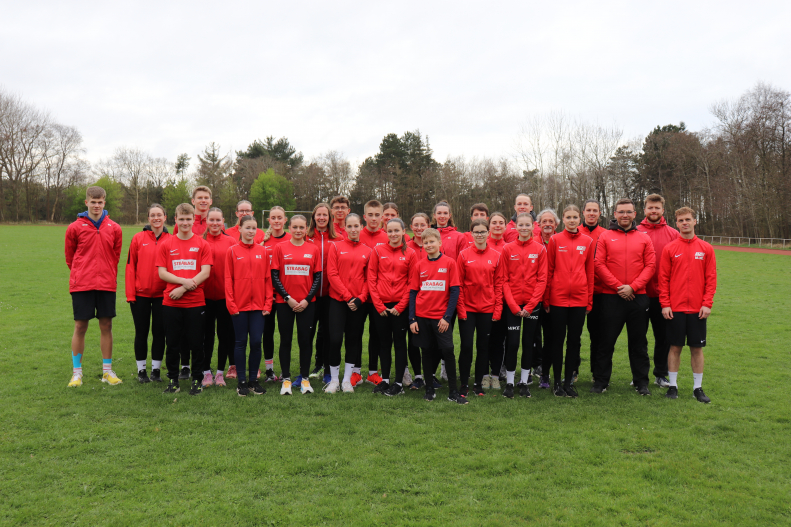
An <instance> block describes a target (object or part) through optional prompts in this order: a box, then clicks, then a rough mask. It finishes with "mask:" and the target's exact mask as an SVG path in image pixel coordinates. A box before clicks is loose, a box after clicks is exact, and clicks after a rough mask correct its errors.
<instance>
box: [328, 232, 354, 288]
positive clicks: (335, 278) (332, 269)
mask: <svg viewBox="0 0 791 527" xmlns="http://www.w3.org/2000/svg"><path fill="white" fill-rule="evenodd" d="M327 272H328V273H329V274H330V289H331V290H334V291H335V292H336V293H337V294H338V296H340V297H341V298H342V299H343V300H344V301H345V302H348V301H349V300H351V299H352V295H351V293H349V290H348V289H346V286H345V285H343V279H342V278H341V276H340V273H339V271H338V247H337V246H336V245H335V244H332V248H331V249H330V256H329V258H327Z"/></svg>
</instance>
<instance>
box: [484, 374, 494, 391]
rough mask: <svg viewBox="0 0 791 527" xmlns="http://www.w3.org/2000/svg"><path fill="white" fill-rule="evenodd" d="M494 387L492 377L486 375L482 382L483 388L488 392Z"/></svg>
mask: <svg viewBox="0 0 791 527" xmlns="http://www.w3.org/2000/svg"><path fill="white" fill-rule="evenodd" d="M491 387H492V377H491V376H490V375H484V376H483V379H482V380H481V388H483V389H484V390H488V389H489V388H491Z"/></svg>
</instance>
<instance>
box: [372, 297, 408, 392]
mask: <svg viewBox="0 0 791 527" xmlns="http://www.w3.org/2000/svg"><path fill="white" fill-rule="evenodd" d="M396 304H397V303H396V302H390V303H387V304H385V307H386V308H388V309H390V308H393V307H395V306H396ZM375 309H376V308H374V310H375ZM373 321H374V325H375V329H376V333H377V336H378V339H377V340H378V341H379V360H380V362H381V363H382V378H383V379H390V380H391V381H392V382H401V380H402V379H403V378H404V370H405V369H406V360H407V344H406V334H407V331H409V315H408V313H401V314H400V315H398V316H397V317H396V316H393V315H387V316H386V317H383V316H382V315H380V314H378V313H377V314H376V315H374V318H373ZM391 347H392V348H393V349H394V350H395V359H396V360H395V363H396V368H395V377H393V378H392V379H391V378H390V370H391V369H392V365H393V357H392V354H391V353H392V352H391V351H390V349H391Z"/></svg>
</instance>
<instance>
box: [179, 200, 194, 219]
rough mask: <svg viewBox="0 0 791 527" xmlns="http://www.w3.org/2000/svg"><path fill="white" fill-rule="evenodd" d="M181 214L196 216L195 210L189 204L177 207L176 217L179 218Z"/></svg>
mask: <svg viewBox="0 0 791 527" xmlns="http://www.w3.org/2000/svg"><path fill="white" fill-rule="evenodd" d="M179 214H183V215H185V216H187V215H189V216H195V208H194V207H193V206H192V205H190V204H189V203H182V204H180V205H176V214H175V215H176V216H177V217H178V215H179Z"/></svg>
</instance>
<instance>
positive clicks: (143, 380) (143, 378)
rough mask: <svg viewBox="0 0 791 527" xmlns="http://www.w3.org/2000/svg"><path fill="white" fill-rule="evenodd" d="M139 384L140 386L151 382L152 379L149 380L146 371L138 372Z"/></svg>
mask: <svg viewBox="0 0 791 527" xmlns="http://www.w3.org/2000/svg"><path fill="white" fill-rule="evenodd" d="M137 382H139V383H140V384H145V383H147V382H151V379H149V378H148V375H147V374H146V370H140V371H139V372H137Z"/></svg>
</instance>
